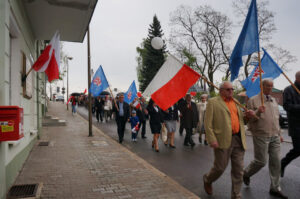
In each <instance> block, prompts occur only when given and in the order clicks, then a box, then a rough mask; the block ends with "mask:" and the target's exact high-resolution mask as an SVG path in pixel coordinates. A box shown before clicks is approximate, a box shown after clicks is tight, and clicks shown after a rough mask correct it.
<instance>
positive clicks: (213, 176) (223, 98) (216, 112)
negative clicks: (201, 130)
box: [203, 82, 254, 198]
mask: <svg viewBox="0 0 300 199" xmlns="http://www.w3.org/2000/svg"><path fill="white" fill-rule="evenodd" d="M233 90H234V89H233V88H232V84H231V83H230V82H223V83H222V84H221V86H220V96H217V97H214V98H211V99H210V100H209V101H208V103H207V107H206V113H205V114H206V115H205V121H204V126H205V130H206V139H207V141H208V143H209V144H210V146H211V147H212V148H213V149H214V157H215V160H214V165H213V167H212V169H211V170H210V172H209V173H207V174H205V175H204V176H203V181H204V189H205V191H206V193H207V194H209V195H211V194H212V193H213V190H212V183H213V182H214V181H216V180H217V179H218V178H219V177H220V176H221V175H222V174H223V172H224V170H225V169H226V167H227V165H228V162H229V159H231V164H232V168H231V169H232V170H231V179H232V191H231V198H241V194H240V190H241V186H242V182H243V167H244V153H245V149H246V136H245V128H244V115H243V112H242V110H241V109H240V108H239V107H238V106H237V105H236V103H235V102H234V99H233ZM246 116H247V118H251V117H253V116H254V112H253V111H247V112H246Z"/></svg>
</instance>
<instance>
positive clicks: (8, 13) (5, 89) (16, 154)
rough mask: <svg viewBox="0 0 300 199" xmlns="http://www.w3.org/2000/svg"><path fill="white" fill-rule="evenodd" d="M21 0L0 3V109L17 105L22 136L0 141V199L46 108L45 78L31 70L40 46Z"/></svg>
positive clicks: (23, 155) (11, 182)
mask: <svg viewBox="0 0 300 199" xmlns="http://www.w3.org/2000/svg"><path fill="white" fill-rule="evenodd" d="M20 2H21V1H8V0H1V3H0V106H19V107H22V108H23V111H24V126H23V128H24V137H23V138H22V139H20V140H19V141H6V142H0V185H1V186H0V198H4V197H5V194H6V191H7V190H8V188H9V187H10V186H11V185H12V184H13V182H14V180H15V178H16V176H17V174H18V172H19V170H20V169H21V168H22V165H23V163H24V161H25V160H26V158H27V157H28V155H29V152H30V150H31V148H32V147H33V144H34V143H35V141H36V139H37V137H38V135H39V134H40V133H41V121H42V116H43V115H44V114H45V109H46V96H45V83H46V81H45V80H46V79H45V75H44V74H43V73H36V72H35V71H32V72H31V73H30V74H29V75H28V77H27V79H26V81H24V83H22V75H24V74H26V71H29V69H30V67H31V66H32V64H33V63H34V60H35V59H36V58H37V56H38V55H39V52H40V49H42V47H43V43H42V42H40V41H38V40H36V39H35V38H34V35H33V32H32V30H31V27H30V23H29V21H28V18H27V17H26V13H25V10H24V8H23V7H22V5H21V4H20Z"/></svg>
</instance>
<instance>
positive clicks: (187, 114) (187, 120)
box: [178, 100, 199, 128]
mask: <svg viewBox="0 0 300 199" xmlns="http://www.w3.org/2000/svg"><path fill="white" fill-rule="evenodd" d="M178 103H179V111H180V113H181V114H182V124H183V127H184V128H196V127H197V124H198V121H199V114H198V110H197V106H196V104H195V103H194V102H191V107H190V108H188V104H187V102H186V101H185V100H180V101H179V102H178Z"/></svg>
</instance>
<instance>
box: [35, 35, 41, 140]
mask: <svg viewBox="0 0 300 199" xmlns="http://www.w3.org/2000/svg"><path fill="white" fill-rule="evenodd" d="M38 44H39V42H38V40H37V41H36V57H38V56H39V45H38ZM39 90H40V89H39V73H37V72H36V104H37V131H38V135H37V138H38V139H40V102H39Z"/></svg>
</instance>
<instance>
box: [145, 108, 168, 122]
mask: <svg viewBox="0 0 300 199" xmlns="http://www.w3.org/2000/svg"><path fill="white" fill-rule="evenodd" d="M147 110H148V113H149V116H150V121H149V123H150V125H157V124H161V123H163V122H164V118H163V117H164V116H163V113H162V110H161V109H160V108H158V112H157V111H156V110H155V109H154V107H153V106H151V105H148V106H147Z"/></svg>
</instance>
